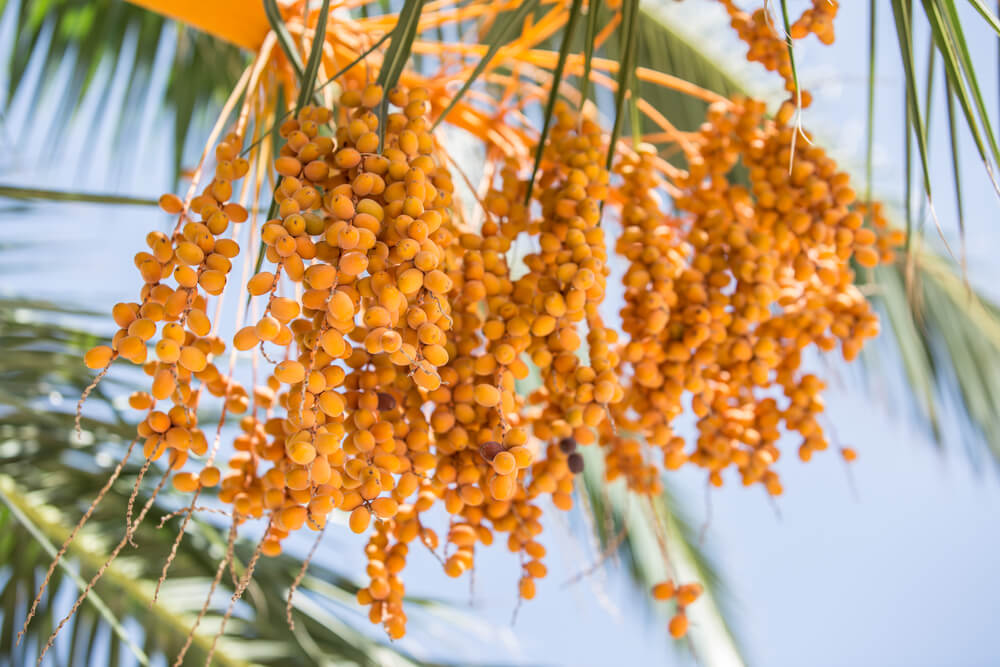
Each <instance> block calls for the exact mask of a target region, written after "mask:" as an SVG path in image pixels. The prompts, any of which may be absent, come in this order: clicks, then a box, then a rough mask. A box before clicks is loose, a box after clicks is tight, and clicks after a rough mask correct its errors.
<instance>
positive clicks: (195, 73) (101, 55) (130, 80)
mask: <svg viewBox="0 0 1000 667" xmlns="http://www.w3.org/2000/svg"><path fill="white" fill-rule="evenodd" d="M0 11H2V13H3V14H4V15H5V16H8V15H12V20H13V22H14V39H13V42H12V44H11V45H10V52H9V54H0V57H5V58H6V61H7V66H6V70H7V71H6V81H7V90H6V91H5V93H6V94H5V96H4V101H3V103H2V107H0V110H5V109H6V108H9V107H10V105H11V104H12V103H13V102H14V101H15V100H16V99H20V98H21V97H24V98H25V99H24V100H23V102H24V103H25V104H26V106H27V107H28V108H31V109H35V108H39V102H40V101H41V99H42V96H43V95H52V98H53V99H51V101H48V102H47V108H52V109H55V110H56V111H55V113H54V115H53V120H52V127H51V128H49V132H48V136H49V137H50V142H52V145H51V146H50V148H54V147H55V146H57V145H58V141H59V140H60V139H61V138H62V137H63V128H66V127H68V126H69V124H70V121H71V120H72V119H73V117H74V114H75V112H76V111H77V110H78V109H79V107H80V104H81V103H82V102H83V100H84V98H85V96H87V95H88V94H96V95H97V96H98V97H99V98H101V99H110V95H109V93H110V91H111V88H112V85H113V83H114V81H115V79H116V78H118V77H120V78H121V79H120V80H122V81H125V82H127V85H126V90H125V92H124V94H123V96H122V98H121V103H120V106H119V107H118V108H104V109H102V113H101V114H100V120H101V122H109V121H110V122H112V123H113V126H114V127H115V128H117V129H116V134H115V137H114V139H115V144H116V146H117V147H122V146H126V145H132V138H130V137H129V136H128V133H129V132H130V131H132V132H134V131H135V130H136V127H135V124H134V120H135V118H136V114H135V113H134V111H135V108H136V107H137V106H139V105H140V103H141V101H142V100H148V99H149V92H150V86H151V84H152V71H153V64H154V61H155V60H156V58H157V54H158V53H159V51H160V49H168V51H166V53H167V54H168V58H169V62H170V69H169V72H168V77H167V84H166V90H165V92H164V98H163V99H162V100H151V102H152V103H153V104H154V107H156V108H161V107H164V106H165V107H166V108H167V109H168V110H170V111H173V115H174V167H175V172H177V173H179V172H180V165H181V159H182V155H183V152H184V146H185V143H186V141H187V136H188V132H189V130H190V129H191V127H192V121H193V119H195V118H197V117H198V115H199V114H200V113H201V112H202V111H203V110H205V109H207V108H209V107H210V106H211V105H213V104H219V103H221V102H220V101H221V100H222V99H225V96H226V95H228V93H229V90H230V89H231V87H232V83H233V82H234V81H236V79H237V78H238V77H239V73H240V70H241V69H242V67H243V66H245V64H246V62H247V60H248V56H247V54H245V53H243V52H241V51H240V50H239V49H237V48H236V47H233V46H230V45H228V44H224V43H222V42H220V41H219V40H217V39H215V38H213V37H210V36H207V35H204V34H203V33H200V32H198V31H196V30H192V29H190V28H186V27H183V26H179V25H178V24H176V23H174V22H173V21H170V20H168V19H165V18H163V17H162V16H159V15H157V14H154V13H152V12H149V11H146V10H144V9H142V8H139V7H136V6H135V5H131V4H129V3H127V2H121V1H120V0H94V1H90V0H0ZM8 18H10V16H8ZM171 51H172V53H171ZM35 62H37V65H36V66H38V67H39V68H40V78H39V80H40V81H42V82H43V83H42V85H39V86H36V87H34V88H30V87H29V85H28V84H29V81H28V77H26V74H27V72H28V69H29V65H30V64H32V63H35ZM116 64H117V67H118V68H119V69H118V70H116V71H115V76H113V77H112V76H104V75H102V73H101V67H102V66H103V67H108V68H111V67H114V66H115V65H116ZM63 68H67V69H66V71H65V72H64V71H63ZM60 72H63V73H62V74H61V75H60ZM130 121H133V122H130ZM123 153H125V154H127V153H128V152H127V151H124V152H123Z"/></svg>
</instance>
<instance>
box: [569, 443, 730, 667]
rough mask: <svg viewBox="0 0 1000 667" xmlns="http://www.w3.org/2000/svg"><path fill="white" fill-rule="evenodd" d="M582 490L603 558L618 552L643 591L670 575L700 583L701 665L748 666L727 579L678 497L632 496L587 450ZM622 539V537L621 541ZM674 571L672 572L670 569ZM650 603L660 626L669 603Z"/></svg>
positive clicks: (696, 621) (696, 620) (694, 634)
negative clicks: (735, 627)
mask: <svg viewBox="0 0 1000 667" xmlns="http://www.w3.org/2000/svg"><path fill="white" fill-rule="evenodd" d="M589 449H591V448H585V454H584V456H585V459H586V467H585V469H584V483H583V484H582V485H581V486H582V489H581V492H582V493H585V494H586V495H587V503H586V504H587V506H588V507H590V508H591V511H592V513H593V516H592V517H591V519H592V521H591V523H592V524H593V525H594V527H595V530H596V533H597V536H598V539H599V542H600V544H601V546H602V548H603V549H604V554H605V555H607V554H608V553H609V552H611V553H614V552H617V555H618V556H620V558H621V559H622V560H623V561H624V563H625V566H626V569H627V571H628V573H629V574H630V575H631V577H632V580H633V581H634V582H635V584H636V586H637V587H638V588H640V589H641V590H642V592H643V593H648V591H649V590H650V589H651V588H652V587H653V585H655V584H657V583H659V582H661V581H664V580H665V579H668V578H670V577H672V576H673V577H677V580H678V582H679V583H686V582H688V581H698V582H700V583H701V584H702V585H703V586H704V588H705V592H704V593H703V595H702V597H701V598H699V600H698V602H697V603H696V604H694V605H691V607H690V608H689V609H688V610H687V613H688V615H689V616H690V617H691V620H692V626H691V631H690V634H689V637H688V641H689V647H690V650H691V652H692V653H693V654H694V656H695V657H696V658H698V659H699V660H700V661H701V662H702V663H703V664H707V665H719V666H722V665H725V666H727V667H728V666H734V667H735V666H737V665H743V664H745V663H746V658H745V653H744V649H743V647H742V646H741V644H740V642H739V641H738V639H737V637H736V633H735V632H734V630H733V624H734V621H735V618H736V617H735V615H734V613H733V609H732V604H731V600H730V599H729V597H728V592H727V590H726V584H725V582H724V579H723V576H722V574H721V572H720V571H719V570H718V568H717V567H716V566H715V564H714V563H713V562H712V559H711V557H710V556H709V555H708V553H707V552H706V550H705V548H704V546H703V545H702V539H701V537H702V536H701V535H699V531H698V530H697V529H695V527H694V526H693V524H692V523H691V521H690V520H689V519H688V516H687V512H686V511H685V509H684V503H683V501H682V499H681V498H680V496H678V495H677V494H674V493H672V492H671V491H670V489H669V487H668V488H667V489H666V490H665V491H664V493H663V494H662V495H661V496H660V497H658V498H653V499H648V498H644V497H641V496H638V495H636V494H633V493H631V492H629V491H628V490H627V489H626V488H625V486H624V485H623V484H621V483H618V484H608V483H607V482H606V481H604V470H603V461H602V458H601V456H600V455H599V454H598V453H597V452H593V451H586V450H589ZM621 535H624V538H623V539H619V538H620V536H621ZM671 570H672V571H671ZM642 598H643V599H644V600H647V601H648V603H649V605H650V607H651V611H653V612H654V613H655V612H659V615H660V617H661V618H662V619H663V620H662V622H664V623H665V622H666V618H667V616H666V615H665V614H664V613H663V612H666V611H672V606H671V605H665V604H664V603H657V602H654V601H652V599H651V598H650V596H649V595H648V594H644V595H643V596H642Z"/></svg>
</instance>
